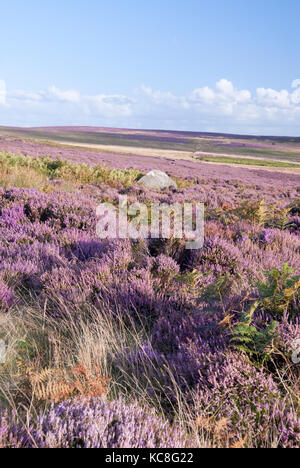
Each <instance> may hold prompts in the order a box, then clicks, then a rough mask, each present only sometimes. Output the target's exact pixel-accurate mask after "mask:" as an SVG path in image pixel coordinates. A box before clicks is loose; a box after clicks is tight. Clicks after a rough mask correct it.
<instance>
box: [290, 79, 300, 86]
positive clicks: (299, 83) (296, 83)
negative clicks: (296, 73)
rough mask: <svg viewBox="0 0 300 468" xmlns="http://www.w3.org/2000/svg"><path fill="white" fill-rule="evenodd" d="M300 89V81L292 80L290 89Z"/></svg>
mask: <svg viewBox="0 0 300 468" xmlns="http://www.w3.org/2000/svg"><path fill="white" fill-rule="evenodd" d="M299 87H300V79H298V80H294V81H293V83H292V88H299Z"/></svg>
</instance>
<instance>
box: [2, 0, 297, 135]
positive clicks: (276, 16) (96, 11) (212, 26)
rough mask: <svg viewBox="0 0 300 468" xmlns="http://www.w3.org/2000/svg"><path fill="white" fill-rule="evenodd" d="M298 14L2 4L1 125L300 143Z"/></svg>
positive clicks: (235, 1)
mask: <svg viewBox="0 0 300 468" xmlns="http://www.w3.org/2000/svg"><path fill="white" fill-rule="evenodd" d="M299 18H300V1H299V0H263V1H262V0H226V1H225V0H210V1H207V0H205V1H204V0H159V1H158V0H151V1H146V0H139V1H137V0H127V1H125V0H115V1H114V2H107V1H103V0H85V1H83V0H72V1H71V0H43V1H41V0H26V1H24V0H11V1H10V2H5V3H4V2H1V28H0V124H1V125H24V126H31V125H35V126H36V125H56V124H57V125H64V124H74V125H81V124H82V125H99V126H104V125H108V126H122V127H138V128H165V129H184V130H199V131H201V130H204V131H205V130H208V131H228V132H243V133H260V134H262V133H272V134H282V135H283V134H291V135H299V136H300V126H299V124H300V81H299V82H298V80H300V47H299V45H300V28H299ZM292 85H293V86H292Z"/></svg>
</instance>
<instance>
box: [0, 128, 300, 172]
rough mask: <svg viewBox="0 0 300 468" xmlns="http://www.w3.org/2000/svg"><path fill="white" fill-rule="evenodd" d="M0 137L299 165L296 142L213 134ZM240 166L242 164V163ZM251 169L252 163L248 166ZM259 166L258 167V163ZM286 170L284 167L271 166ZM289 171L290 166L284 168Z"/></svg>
mask: <svg viewBox="0 0 300 468" xmlns="http://www.w3.org/2000/svg"><path fill="white" fill-rule="evenodd" d="M0 135H6V136H12V137H19V138H26V139H33V140H38V141H48V142H58V143H61V144H76V145H78V146H80V145H90V146H91V147H92V146H95V147H97V146H107V147H119V148H120V147H124V148H125V149H126V148H127V149H128V148H133V149H134V148H139V149H141V148H144V149H148V150H151V149H153V150H164V151H179V152H185V153H192V154H194V153H197V152H199V153H205V154H208V155H209V154H212V155H221V156H222V157H223V156H224V155H225V156H228V157H231V156H234V157H235V158H238V156H244V157H249V160H250V157H251V158H257V159H260V160H265V159H267V160H274V161H280V162H283V163H284V162H288V163H297V162H298V163H300V138H292V137H291V138H288V137H263V136H262V137H257V136H241V135H225V134H213V133H192V132H171V131H156V130H145V131H143V130H126V129H124V130H120V129H110V128H100V127H99V128H97V127H49V128H29V129H25V128H10V127H0ZM243 164H244V163H243ZM249 165H253V163H252V164H251V163H249ZM259 165H264V166H266V164H262V163H261V161H260V162H259ZM273 167H287V166H281V165H279V166H278V165H277V166H273ZM288 167H291V166H288Z"/></svg>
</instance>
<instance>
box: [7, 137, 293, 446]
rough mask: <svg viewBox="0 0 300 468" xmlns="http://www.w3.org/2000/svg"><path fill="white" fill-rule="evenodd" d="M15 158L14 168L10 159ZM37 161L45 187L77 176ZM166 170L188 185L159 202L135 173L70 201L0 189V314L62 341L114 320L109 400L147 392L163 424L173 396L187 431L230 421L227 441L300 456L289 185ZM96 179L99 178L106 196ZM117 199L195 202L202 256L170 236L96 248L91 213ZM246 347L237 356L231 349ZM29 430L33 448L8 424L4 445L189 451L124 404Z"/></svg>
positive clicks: (64, 409)
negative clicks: (188, 417)
mask: <svg viewBox="0 0 300 468" xmlns="http://www.w3.org/2000/svg"><path fill="white" fill-rule="evenodd" d="M32 144H33V143H32ZM51 148H52V147H51ZM37 151H38V148H37ZM66 151H67V150H66ZM68 151H75V150H73V149H70V150H68ZM78 151H79V152H77V151H75V153H76V158H77V157H79V156H80V150H78ZM75 153H74V154H75ZM92 154H94V156H95V154H97V153H92ZM36 155H37V154H35V156H36ZM25 159H26V158H25ZM13 161H14V164H15V170H17V168H18V164H19V163H20V162H19V163H18V162H17V161H16V160H15V159H14V158H13ZM125 161H126V160H125ZM137 162H138V166H139V170H144V169H147V164H150V162H149V161H148V160H147V158H146V159H145V161H144V162H141V161H137ZM156 162H157V160H156ZM31 163H32V160H31ZM20 164H24V158H23V159H22V161H21V163H20ZM45 164H46V165H47V171H50V172H47V171H46V174H47V177H49V180H50V179H51V174H50V173H51V171H52V172H54V173H55V176H57V174H58V173H59V174H60V176H61V177H62V178H63V177H65V178H66V179H68V178H69V177H70V174H71V175H72V177H73V175H74V173H76V171H77V170H79V169H80V171H81V169H82V168H80V167H79V168H78V166H72V164H70V163H68V164H66V165H65V164H64V163H63V162H62V161H55V160H54V161H52V160H50V159H49V160H44V161H37V162H35V163H34V164H33V165H34V166H35V167H36V168H37V167H38V166H39V167H43V171H44V169H45ZM124 164H125V163H124ZM131 164H133V162H132V163H131ZM181 164H184V165H185V166H184V171H185V172H184V171H182V166H181ZM120 165H121V167H122V163H120ZM125 165H126V164H125ZM160 165H162V169H164V168H165V165H167V167H170V168H171V167H172V170H170V171H169V172H170V174H173V175H175V176H182V174H184V176H186V177H189V178H188V183H187V184H184V183H183V184H182V186H181V188H178V189H176V190H174V189H173V190H166V191H163V192H159V193H157V192H152V191H150V190H147V189H144V188H141V187H138V186H137V185H135V180H136V177H137V174H138V173H139V171H135V170H133V171H126V172H124V173H122V171H119V172H118V173H111V172H105V171H104V169H103V170H102V169H101V168H100V169H97V168H93V170H91V171H90V170H89V168H88V167H87V168H86V167H85V169H84V171H83V172H80V183H78V184H77V183H76V180H75V181H72V183H73V184H74V185H73V186H72V187H73V190H72V191H71V192H65V191H63V190H56V191H50V192H48V191H47V190H45V191H44V192H41V191H39V190H36V189H35V188H33V189H26V188H15V187H10V186H8V187H6V188H1V187H0V274H1V276H0V314H1V313H3V312H4V313H5V315H7V316H8V315H9V313H10V311H13V312H14V313H19V314H22V317H24V318H26V319H27V316H26V314H27V310H28V309H27V308H26V307H27V306H28V303H29V304H30V307H33V308H36V310H37V311H38V312H39V313H40V315H41V320H43V326H42V327H41V329H42V330H44V327H45V326H46V325H45V323H47V320H52V321H53V322H51V323H55V324H57V327H58V328H60V327H61V328H62V327H63V326H64V328H65V327H66V325H65V324H66V323H68V321H69V323H70V329H69V331H70V330H71V324H73V325H72V326H73V327H74V323H75V324H76V325H77V324H80V323H81V320H83V321H84V324H85V327H88V324H89V323H91V322H90V321H91V320H92V319H91V311H93V312H94V313H95V312H96V315H97V317H100V318H101V317H104V318H105V317H108V316H109V317H111V320H112V323H113V327H115V328H114V332H116V330H118V327H120V329H121V330H123V333H125V332H124V330H126V333H127V335H126V337H125V338H124V336H123V335H122V337H123V338H122V339H120V340H119V341H118V349H117V351H116V352H115V353H112V352H108V353H107V354H108V357H106V358H105V359H106V360H105V363H106V366H105V370H106V371H107V372H106V373H105V377H106V378H108V379H111V381H112V386H113V385H114V384H115V385H116V386H117V387H118V391H120V388H124V389H125V388H126V390H127V389H128V388H130V391H131V392H133V394H134V399H136V397H137V395H140V394H143V395H146V399H147V401H152V402H153V406H154V405H157V398H158V397H159V399H160V401H159V407H160V408H163V409H164V410H165V411H166V415H167V416H170V417H171V418H173V416H174V410H175V408H176V407H177V406H176V405H178V395H181V397H180V398H182V399H183V401H184V402H185V404H186V405H187V406H188V408H189V410H188V412H189V413H190V414H192V415H193V417H194V420H196V419H198V422H199V421H201V418H202V420H207V419H209V420H211V418H215V420H218V419H220V420H222V418H223V419H224V418H225V419H226V426H227V428H228V431H230V433H231V434H233V435H234V436H233V437H234V440H239V439H243V440H244V438H245V437H246V436H248V439H247V443H246V442H245V444H246V445H249V446H256V447H260V446H261V447H265V446H273V445H275V446H279V447H295V446H297V445H299V395H298V393H297V392H298V386H297V385H298V384H297V378H298V372H299V368H298V367H297V365H296V364H294V363H293V361H292V353H293V349H294V348H293V346H294V343H295V342H296V341H297V340H298V339H300V332H299V319H300V317H299V310H300V305H299V287H300V284H299V276H300V231H299V225H300V224H299V216H298V214H299V213H298V200H299V192H298V190H297V187H298V188H299V187H300V181H299V177H298V178H297V176H294V175H288V174H284V175H278V174H271V173H270V174H269V173H268V175H267V176H266V173H264V172H262V171H248V170H243V169H236V168H234V169H232V170H231V169H228V168H225V167H215V166H213V165H211V166H205V169H204V166H202V165H200V164H199V165H198V164H196V163H190V162H184V163H183V162H182V161H181V162H180V164H179V165H178V167H177V166H176V165H170V166H169V163H168V162H162V161H159V162H158V166H160ZM190 165H191V166H190ZM62 168H65V170H66V172H65V173H63V171H62ZM191 168H193V174H194V178H192V177H190V173H191ZM35 170H36V169H35ZM39 170H40V169H39ZM59 171H61V172H59ZM43 173H44V174H45V172H43ZM87 174H88V177H87V179H86V180H85V182H84V181H83V180H84V177H86V175H87ZM99 174H102V175H103V174H108V175H109V185H108V184H107V183H106V181H105V178H104V179H102V178H101V177H102V175H101V177H100V176H99ZM116 174H119V175H120V178H119V180H115V179H114V177H115V176H116ZM52 175H53V174H52ZM50 181H51V180H50ZM130 181H131V182H132V183H129V182H130ZM119 194H122V195H124V194H126V195H127V196H128V198H129V200H131V201H134V202H136V201H138V202H143V203H146V204H148V205H149V204H150V203H151V202H156V203H157V202H159V203H168V204H171V203H182V202H187V201H198V202H203V203H204V204H205V210H206V211H205V216H206V222H205V242H204V246H203V248H202V249H200V250H198V251H188V250H185V244H184V242H183V241H182V240H176V239H150V240H143V241H130V240H120V239H114V240H101V239H99V238H98V237H97V235H96V222H97V219H96V207H97V205H98V204H99V203H100V202H101V201H109V202H112V203H116V202H117V200H118V195H119ZM278 213H279V215H278ZM280 217H281V218H282V219H280ZM254 303H255V304H256V306H255V308H254V309H253V310H254V312H253V315H251V317H250V318H249V310H252V309H251V308H252V306H253V304H254ZM28 313H29V312H28ZM3 315H4V314H3ZM66 319H67V320H66ZM273 322H276V323H275V324H274V334H271V332H269V327H270V325H271V324H272V323H273ZM90 326H91V327H92V332H91V335H92V337H93V340H96V338H95V336H96V337H97V336H98V335H97V333H98V332H99V330H98V329H97V328H96V325H95V324H94V323H93V324H92V325H90ZM75 328H76V327H75ZM72 330H73V329H72ZM272 330H273V329H272ZM244 331H246V334H244V335H243V332H244ZM60 333H63V332H62V331H61V330H60ZM70 333H71V332H70ZM70 333H69V334H68V333H66V336H67V338H69V335H70ZM134 333H136V335H137V338H136V339H135V340H134V339H133V335H134ZM247 333H249V335H248V334H247ZM52 335H53V330H51V331H50V332H49V340H50V341H51V343H50V344H51V347H50V350H49V355H50V356H52V354H53V355H55V353H54V351H53V347H54V348H55V343H56V341H55V339H54V338H53V336H52ZM245 336H246V339H248V342H247V346H244V348H243V349H242V347H240V348H238V346H237V344H241V342H243V340H242V339H241V338H243V337H244V338H245ZM237 337H238V338H239V339H238V340H236V339H233V338H237ZM270 337H271V338H272V339H270ZM67 338H66V339H67ZM22 339H23V338H22ZM45 339H46V338H45V336H43V337H42V340H43V341H40V342H43V343H44V341H45ZM81 340H83V338H82V337H79V338H78V337H77V339H76V340H75V342H74V343H73V344H71V345H70V348H69V349H70V351H69V352H70V354H71V355H72V352H74V351H73V348H74V349H75V348H76V346H78V343H80V344H81V346H82V348H84V349H85V350H86V349H88V346H87V343H85V342H84V341H83V343H81ZM96 341H97V340H96ZM110 341H111V340H108V342H110ZM244 341H245V340H244ZM243 343H244V342H243ZM24 346H25V345H24V343H23V342H22V349H24ZM25 348H26V347H25ZM100 348H101V352H100V353H99V352H98V348H97V352H93V353H92V357H91V362H90V364H91V365H92V366H93V365H94V364H95V360H96V359H98V358H99V355H101V356H102V354H105V353H104V351H103V348H104V346H102V345H101V347H100ZM26 350H27V348H26ZM35 353H36V351H33V350H32V349H31V348H30V349H29V351H28V353H27V354H28V355H29V356H31V355H34V358H33V360H34V364H35V365H36V363H37V362H38V363H40V361H41V357H39V359H37V357H36V354H35ZM86 353H87V351H86ZM101 353H102V354H101ZM12 354H13V353H12ZM44 354H46V355H47V353H45V352H44V350H43V351H41V355H43V356H44ZM56 354H59V350H58V353H56ZM55 356H56V355H55ZM85 356H86V355H85ZM265 357H267V358H268V359H266V358H265ZM43 359H44V357H43ZM55 359H59V358H57V356H56V357H55ZM76 359H77V358H76V357H74V359H73V362H72V363H71V366H73V365H74V363H75V362H77V361H76ZM50 364H51V365H49V363H48V364H47V365H46V366H45V368H47V367H49V368H51V367H53V363H50ZM60 364H61V363H58V364H57V363H56V365H57V366H58V367H59V368H61V367H62V366H61V365H60ZM18 365H19V364H18ZM64 365H65V364H64ZM27 367H29V368H30V367H31V364H30V363H28V366H27ZM41 371H42V369H41ZM108 372H110V374H108ZM12 373H13V375H15V370H13V371H12ZM114 376H117V377H114ZM0 377H1V374H0ZM114 378H115V379H116V382H113V380H114ZM0 387H1V386H0ZM0 392H1V388H0ZM0 397H1V394H0ZM0 401H1V400H0ZM21 403H22V405H23V406H22V405H21V407H22V408H23V407H24V404H23V403H24V402H23V401H22V402H21ZM199 418H200V419H199ZM189 425H190V421H189ZM199 426H200V424H199ZM27 429H30V430H29V433H30V434H31V436H33V438H32V437H31V436H28V431H27V432H26V430H25V428H22V427H21V426H20V424H19V423H18V417H17V415H15V416H14V415H12V416H11V415H8V414H3V415H2V423H1V425H0V446H1V445H2V446H16V447H18V446H25V447H29V446H32V445H33V446H34V444H36V445H37V446H39V447H48V446H50V447H52V446H53V447H82V446H84V447H85V446H87V447H89V446H91V447H98V446H101V447H110V448H115V447H131V448H132V447H153V448H154V447H165V448H168V447H180V446H194V445H197V443H196V442H195V440H194V439H192V440H187V438H186V436H185V434H184V432H182V431H181V430H180V429H179V428H178V427H177V426H171V425H169V423H167V422H165V421H164V420H162V419H160V418H158V417H157V416H155V414H154V413H152V412H151V411H150V412H148V410H147V411H146V410H145V409H141V407H140V406H139V405H138V404H133V405H131V406H126V405H125V403H124V402H123V400H118V401H114V402H108V401H105V400H101V399H93V400H89V402H86V401H85V402H83V401H80V400H73V401H67V402H63V403H60V404H58V405H57V406H55V407H53V408H51V409H50V410H48V411H46V412H45V413H43V415H42V416H40V417H39V418H33V419H30V428H27Z"/></svg>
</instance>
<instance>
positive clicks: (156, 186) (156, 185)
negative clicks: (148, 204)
mask: <svg viewBox="0 0 300 468" xmlns="http://www.w3.org/2000/svg"><path fill="white" fill-rule="evenodd" d="M138 184H139V185H142V186H143V187H146V188H147V189H149V190H164V189H169V188H171V187H173V188H177V184H176V182H174V180H172V179H171V177H169V176H168V174H166V173H165V172H162V171H159V170H157V169H154V170H153V171H151V172H148V174H146V175H145V176H144V177H142V178H141V179H140V180H139V181H138Z"/></svg>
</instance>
